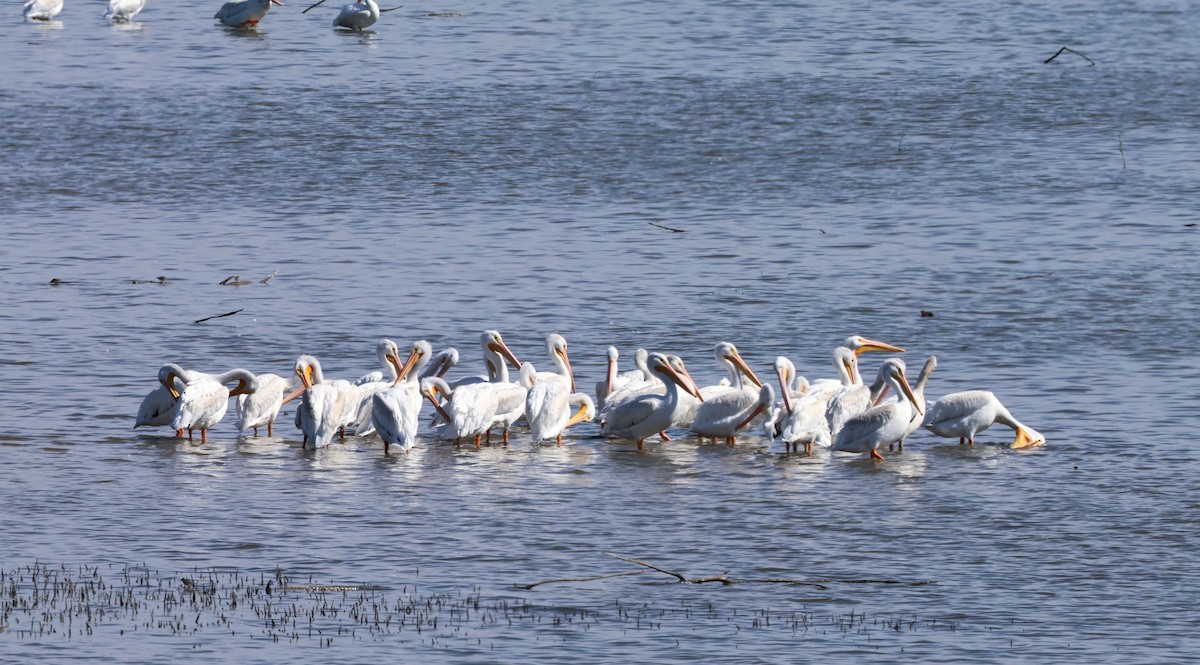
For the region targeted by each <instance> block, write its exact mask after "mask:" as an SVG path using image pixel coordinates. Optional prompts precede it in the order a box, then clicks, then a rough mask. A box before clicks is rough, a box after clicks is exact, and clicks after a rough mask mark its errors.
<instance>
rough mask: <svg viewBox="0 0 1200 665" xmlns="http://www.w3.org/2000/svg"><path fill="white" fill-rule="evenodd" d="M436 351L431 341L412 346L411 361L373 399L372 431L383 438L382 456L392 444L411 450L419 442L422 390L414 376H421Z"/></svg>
mask: <svg viewBox="0 0 1200 665" xmlns="http://www.w3.org/2000/svg"><path fill="white" fill-rule="evenodd" d="M432 354H433V350H432V349H431V348H430V346H429V342H426V341H425V340H421V341H419V342H416V343H414V344H413V347H412V351H411V352H409V355H408V360H406V361H404V364H403V365H399V360H397V361H396V362H397V364H398V365H399V366H398V367H397V368H396V380H395V381H394V382H393V383H392V385H391V386H390V387H388V388H386V389H384V390H380V391H378V392H376V393H375V394H374V395H372V396H371V401H372V402H373V405H372V408H371V422H372V424H373V429H374V430H375V431H377V432H379V436H380V438H382V439H383V454H384V455H386V454H388V449H389V447H390V446H391V445H392V444H396V445H397V446H399V447H400V449H401V450H405V451H407V450H409V449H411V448H412V447H413V444H415V443H416V442H417V420H418V417H419V416H420V415H421V389H420V386H419V385H418V381H417V379H415V378H410V377H411V376H412V374H413V373H414V372H415V373H420V372H421V371H422V370H423V369H424V365H425V364H426V363H428V362H429V357H430V356H431V355H432Z"/></svg>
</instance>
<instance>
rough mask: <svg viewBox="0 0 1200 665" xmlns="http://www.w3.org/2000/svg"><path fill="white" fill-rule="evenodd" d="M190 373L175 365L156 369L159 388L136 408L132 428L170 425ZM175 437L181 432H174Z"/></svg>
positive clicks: (170, 364)
mask: <svg viewBox="0 0 1200 665" xmlns="http://www.w3.org/2000/svg"><path fill="white" fill-rule="evenodd" d="M191 375H192V373H191V372H188V371H187V370H185V369H183V368H182V367H180V366H179V365H176V364H175V363H167V364H166V365H163V366H162V367H160V368H159V369H158V382H159V384H160V385H159V386H158V387H157V388H155V389H154V390H151V391H150V392H149V393H148V394H147V395H146V397H145V398H144V399H142V404H141V406H139V407H138V413H137V420H135V421H134V423H133V426H134V428H138V427H159V426H162V425H170V424H171V422H172V421H173V420H175V414H176V413H177V412H178V411H179V394H180V393H182V392H183V389H184V388H186V387H187V379H188V378H189V377H190V376H191ZM175 435H176V436H183V432H181V431H176V432H175Z"/></svg>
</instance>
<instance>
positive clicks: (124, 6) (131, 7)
mask: <svg viewBox="0 0 1200 665" xmlns="http://www.w3.org/2000/svg"><path fill="white" fill-rule="evenodd" d="M145 7H146V0H108V11H106V12H104V18H106V19H108V20H110V21H112V22H113V23H131V22H132V21H133V17H134V16H137V15H138V13H139V12H141V11H142V9H144V8H145Z"/></svg>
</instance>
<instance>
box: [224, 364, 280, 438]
mask: <svg viewBox="0 0 1200 665" xmlns="http://www.w3.org/2000/svg"><path fill="white" fill-rule="evenodd" d="M289 383H290V382H289V381H288V380H287V379H285V378H283V377H282V376H279V375H278V374H269V373H267V374H255V375H254V380H252V381H251V382H250V386H249V388H248V389H247V391H246V392H245V393H243V394H241V395H238V398H237V400H236V401H235V402H234V403H233V413H234V415H235V416H237V428H238V431H241V432H244V431H246V430H248V429H253V430H254V436H258V428H259V427H262V426H264V425H265V426H266V428H267V436H274V433H275V432H274V426H275V417H276V416H278V415H279V409H280V407H282V406H283V397H284V393H286V392H287V390H288V388H289V387H290V385H289Z"/></svg>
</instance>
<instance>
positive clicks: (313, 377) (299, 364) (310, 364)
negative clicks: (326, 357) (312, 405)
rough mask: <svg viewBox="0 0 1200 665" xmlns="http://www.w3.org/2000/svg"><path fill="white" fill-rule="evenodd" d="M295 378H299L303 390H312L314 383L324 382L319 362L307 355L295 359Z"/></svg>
mask: <svg viewBox="0 0 1200 665" xmlns="http://www.w3.org/2000/svg"><path fill="white" fill-rule="evenodd" d="M296 376H298V377H300V381H301V383H303V384H304V388H305V389H308V388H312V387H313V384H314V383H321V382H322V381H323V380H324V377H323V375H322V374H321V362H320V361H319V360H317V359H316V358H315V357H313V356H309V355H303V356H300V357H299V358H296Z"/></svg>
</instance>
